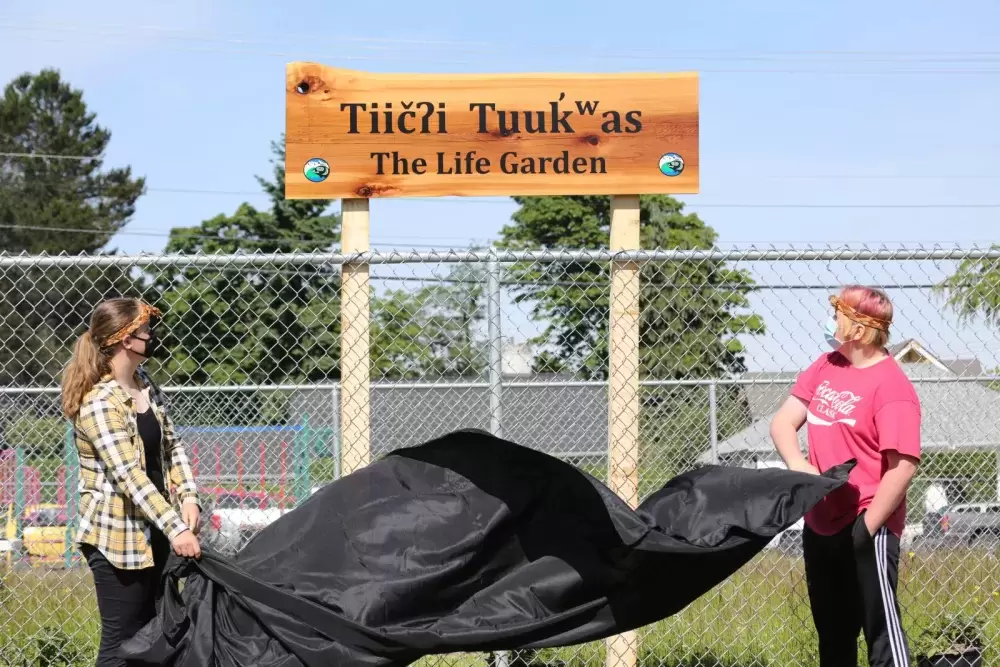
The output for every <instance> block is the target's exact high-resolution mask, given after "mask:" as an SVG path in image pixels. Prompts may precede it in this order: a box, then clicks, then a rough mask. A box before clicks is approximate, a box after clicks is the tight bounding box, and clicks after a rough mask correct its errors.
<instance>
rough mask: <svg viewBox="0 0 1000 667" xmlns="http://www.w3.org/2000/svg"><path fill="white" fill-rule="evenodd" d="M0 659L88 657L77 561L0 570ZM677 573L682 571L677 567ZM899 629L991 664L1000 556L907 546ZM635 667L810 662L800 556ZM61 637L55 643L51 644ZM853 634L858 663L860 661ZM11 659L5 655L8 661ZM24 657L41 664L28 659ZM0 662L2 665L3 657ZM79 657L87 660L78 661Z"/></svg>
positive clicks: (93, 633) (645, 638) (687, 616)
mask: <svg viewBox="0 0 1000 667" xmlns="http://www.w3.org/2000/svg"><path fill="white" fill-rule="evenodd" d="M0 576H2V581H3V587H2V589H0V656H2V657H0V666H2V667H7V666H8V665H10V666H11V667H13V666H14V665H17V666H18V667H20V666H21V665H22V664H25V663H24V662H23V661H19V659H15V658H14V657H13V656H20V655H22V654H23V655H28V654H29V652H32V651H33V653H30V655H31V656H35V655H37V653H38V650H39V647H40V646H41V647H42V648H45V642H48V644H47V646H48V648H49V650H50V651H52V650H53V647H55V648H56V649H59V647H61V650H63V651H77V652H78V655H77V656H75V659H76V662H69V663H52V664H68V665H70V666H72V667H77V666H78V665H80V666H82V665H86V664H92V657H93V652H94V650H95V649H96V645H97V639H98V636H99V633H100V622H99V619H98V617H97V611H96V607H95V603H94V597H93V593H92V588H91V586H92V583H91V579H90V576H89V574H88V572H87V570H86V568H77V569H74V570H71V571H68V572H67V571H61V570H52V571H42V570H16V571H2V570H0ZM678 576H683V573H678ZM900 597H901V602H902V605H903V610H904V626H905V629H906V631H907V634H908V635H909V637H910V639H911V643H912V642H913V641H914V638H915V637H916V636H917V635H918V634H919V633H920V631H921V630H923V629H925V628H928V627H930V626H931V625H933V624H934V623H936V622H937V621H938V620H939V619H940V618H941V617H942V616H943V615H945V614H954V613H959V614H964V615H969V616H976V617H978V618H979V619H980V621H981V622H982V623H983V627H984V631H985V632H984V637H983V639H984V642H985V645H986V651H987V652H986V656H985V663H984V664H998V661H1000V560H998V559H997V557H996V556H994V555H990V554H986V553H984V552H977V551H972V550H960V551H955V552H947V553H942V552H938V553H931V554H927V555H924V554H921V553H916V554H912V553H907V554H904V556H903V559H902V562H901V568H900ZM637 637H638V642H639V665H640V667H694V666H699V667H765V666H766V667H772V666H774V667H777V666H779V665H780V666H786V665H813V664H816V648H815V647H816V637H815V633H814V630H813V628H812V621H811V616H810V610H809V604H808V601H807V598H806V589H805V580H804V575H803V572H802V564H801V559H799V558H794V557H786V556H782V555H780V554H776V553H775V554H772V553H768V554H763V555H761V556H760V557H758V558H757V559H755V560H754V561H753V562H752V563H750V564H749V565H747V566H746V567H745V568H744V569H743V570H741V571H740V572H738V573H737V574H735V575H734V576H733V577H731V578H730V579H729V580H728V581H726V582H724V583H723V584H721V585H720V586H719V587H717V588H716V589H715V590H714V591H712V592H711V593H709V594H708V595H706V596H704V597H703V598H702V599H700V600H698V601H696V602H695V603H694V604H692V605H691V606H690V607H688V608H687V609H685V610H684V611H682V612H681V613H680V614H678V615H676V616H674V617H672V618H669V619H667V620H665V621H662V622H660V623H656V624H654V625H652V626H649V627H646V628H642V629H641V630H639V631H638V632H637ZM60 642H61V643H60ZM861 649H862V644H861V640H860V639H859V653H860V655H861V656H862V658H861V664H862V665H864V664H866V662H865V660H864V651H863V650H861ZM604 650H605V644H604V642H592V643H589V644H585V645H582V646H575V647H567V648H560V649H546V650H543V651H537V652H521V653H520V654H518V655H516V656H514V657H515V661H514V663H513V667H519V666H521V667H523V666H524V665H530V664H535V665H540V664H549V665H559V664H563V665H565V666H566V667H584V666H586V667H592V666H593V667H597V666H601V665H603V664H604ZM12 660H13V661H12ZM32 660H33V661H31V662H29V663H27V664H32V665H34V664H44V662H38V661H36V660H35V659H34V658H32ZM5 661H6V662H5ZM88 661H90V662H89V663H88ZM419 664H420V666H421V667H487V665H488V662H487V657H486V656H485V655H480V654H475V655H467V654H461V655H448V656H429V657H426V658H424V659H422V660H420V661H419Z"/></svg>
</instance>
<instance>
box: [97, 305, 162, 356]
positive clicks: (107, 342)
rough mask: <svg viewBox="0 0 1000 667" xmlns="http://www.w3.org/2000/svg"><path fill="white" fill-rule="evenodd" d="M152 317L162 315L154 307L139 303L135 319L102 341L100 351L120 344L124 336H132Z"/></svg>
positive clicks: (160, 316)
mask: <svg viewBox="0 0 1000 667" xmlns="http://www.w3.org/2000/svg"><path fill="white" fill-rule="evenodd" d="M153 317H156V318H162V317H163V313H161V312H160V309H159V308H157V307H156V306H150V305H149V304H147V303H140V304H139V314H138V315H136V317H135V319H134V320H132V321H131V322H129V323H128V324H126V325H125V326H123V327H122V328H121V329H119V330H118V331H116V332H115V333H114V334H113V335H111V336H108V337H107V338H106V339H104V342H102V343H101V349H107V348H109V347H111V346H112V345H116V344H118V343H120V342H122V341H123V340H124V339H125V337H126V336H130V335H132V334H133V333H134V332H135V330H136V329H138V328H139V327H141V326H142V325H143V324H145V323H146V322H148V321H149V320H150V318H153Z"/></svg>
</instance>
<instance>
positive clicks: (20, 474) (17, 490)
mask: <svg viewBox="0 0 1000 667" xmlns="http://www.w3.org/2000/svg"><path fill="white" fill-rule="evenodd" d="M24 473H25V470H24V447H20V446H18V447H14V539H15V540H20V539H23V538H24V536H23V535H22V534H21V533H22V526H21V519H22V518H23V515H24V494H25V488H24V484H25V474H24ZM23 552H24V550H23V549H20V550H18V553H16V554H15V555H14V560H15V561H19V560H20V559H21V556H22V554H23Z"/></svg>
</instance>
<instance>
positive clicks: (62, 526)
mask: <svg viewBox="0 0 1000 667" xmlns="http://www.w3.org/2000/svg"><path fill="white" fill-rule="evenodd" d="M67 519H68V517H67V515H66V507H65V506H64V505H58V504H52V503H43V504H40V505H29V506H28V507H25V508H24V512H23V513H22V514H21V534H20V536H18V535H17V525H16V522H15V521H14V506H13V505H10V506H8V508H7V511H6V513H5V517H4V523H5V527H4V531H3V533H4V535H3V537H4V539H3V544H0V553H4V555H5V557H6V560H7V561H8V562H10V561H12V560H13V559H14V557H15V556H21V557H23V556H27V557H28V558H29V559H30V560H31V561H32V562H34V563H36V564H42V563H62V562H64V559H65V557H66V538H67V533H66V531H67ZM75 537H76V535H75V534H74V533H73V532H70V534H69V539H70V542H71V543H72V541H73V540H74V538H75Z"/></svg>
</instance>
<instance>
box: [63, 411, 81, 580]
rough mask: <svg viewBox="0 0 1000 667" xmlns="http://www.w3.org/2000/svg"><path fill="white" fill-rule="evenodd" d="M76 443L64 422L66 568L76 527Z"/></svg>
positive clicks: (70, 565)
mask: <svg viewBox="0 0 1000 667" xmlns="http://www.w3.org/2000/svg"><path fill="white" fill-rule="evenodd" d="M77 464H78V461H77V455H76V441H75V439H74V437H73V425H72V424H71V423H70V422H66V447H65V455H64V456H63V465H64V466H66V474H65V475H64V478H63V479H64V482H63V483H64V484H65V485H66V542H65V545H64V546H65V562H66V568H67V569H68V568H70V567H73V551H74V549H73V532H74V528H75V527H76V478H77Z"/></svg>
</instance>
